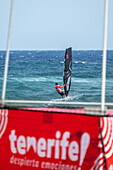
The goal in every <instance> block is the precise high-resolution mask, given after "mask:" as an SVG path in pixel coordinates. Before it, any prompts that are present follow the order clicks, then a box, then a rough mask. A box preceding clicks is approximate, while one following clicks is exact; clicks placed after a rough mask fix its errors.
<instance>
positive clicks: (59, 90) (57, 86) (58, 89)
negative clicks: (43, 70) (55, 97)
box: [55, 85, 61, 93]
mask: <svg viewBox="0 0 113 170" xmlns="http://www.w3.org/2000/svg"><path fill="white" fill-rule="evenodd" d="M55 88H56V90H57V92H58V93H60V92H61V89H60V88H61V86H59V85H56V86H55Z"/></svg>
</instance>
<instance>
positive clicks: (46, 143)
mask: <svg viewBox="0 0 113 170" xmlns="http://www.w3.org/2000/svg"><path fill="white" fill-rule="evenodd" d="M15 133H16V130H11V134H10V135H9V140H10V148H11V152H12V153H13V154H16V153H19V154H20V155H25V154H26V153H27V152H29V150H30V149H31V148H32V149H33V151H34V153H37V155H38V156H39V157H42V158H44V157H46V158H51V157H52V155H53V153H54V158H55V159H61V160H66V156H67V155H68V157H69V159H70V160H71V161H77V160H78V159H79V158H78V156H79V155H80V164H79V165H80V166H82V163H83V161H84V158H85V155H86V152H87V149H88V147H89V144H90V136H89V134H88V133H83V134H82V136H81V141H80V147H79V144H78V142H77V141H69V139H70V132H68V131H66V132H64V133H63V135H62V139H61V140H60V138H61V132H60V131H57V132H56V135H55V137H56V138H55V139H45V138H39V139H38V140H36V138H35V137H30V136H27V137H25V136H22V135H20V136H19V137H17V135H16V134H15ZM79 148H80V151H79ZM79 153H80V154H79Z"/></svg>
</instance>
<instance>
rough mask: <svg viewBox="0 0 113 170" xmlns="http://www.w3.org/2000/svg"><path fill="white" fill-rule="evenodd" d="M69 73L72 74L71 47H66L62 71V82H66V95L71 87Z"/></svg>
mask: <svg viewBox="0 0 113 170" xmlns="http://www.w3.org/2000/svg"><path fill="white" fill-rule="evenodd" d="M71 75H72V48H71V47H70V48H68V49H66V52H65V60H64V72H63V82H64V84H66V85H65V86H64V92H65V95H66V96H68V93H69V90H70V87H71Z"/></svg>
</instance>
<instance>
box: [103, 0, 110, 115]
mask: <svg viewBox="0 0 113 170" xmlns="http://www.w3.org/2000/svg"><path fill="white" fill-rule="evenodd" d="M107 25H108V0H105V18H104V49H103V65H102V91H101V111H102V114H104V112H105V86H106V49H107Z"/></svg>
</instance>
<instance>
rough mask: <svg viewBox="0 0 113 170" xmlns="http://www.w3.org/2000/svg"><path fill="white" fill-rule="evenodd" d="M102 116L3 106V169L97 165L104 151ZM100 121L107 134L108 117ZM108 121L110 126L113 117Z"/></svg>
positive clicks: (0, 133) (0, 146) (0, 129)
mask: <svg viewBox="0 0 113 170" xmlns="http://www.w3.org/2000/svg"><path fill="white" fill-rule="evenodd" d="M99 119H100V118H99V117H97V116H88V115H82V114H70V113H56V112H43V111H40V112H37V111H29V110H0V170H3V169H4V170H6V169H8V170H21V169H22V170H27V169H28V170H32V169H38V170H41V169H45V170H46V169H48V170H51V169H52V170H61V169H65V170H67V169H72V170H74V169H77V170H89V169H91V168H92V170H93V169H96V168H97V167H98V164H97V163H98V160H99V159H98V157H99V156H100V154H101V152H102V151H103V150H102V147H100V146H99V145H100V143H101V140H100V138H99V137H100V135H99V134H100V129H99V124H100V122H99ZM101 121H102V125H101V129H102V134H103V136H104V135H105V134H104V133H105V129H103V128H104V127H105V126H106V123H103V121H107V120H106V119H105V120H103V119H101ZM109 122H110V125H108V126H107V127H112V120H109ZM108 130H109V128H108ZM110 132H111V129H110ZM110 134H111V133H110ZM106 135H107V131H106ZM110 136H111V135H110ZM104 138H105V137H104ZM104 140H105V139H104ZM108 141H109V139H108ZM104 145H106V141H105V144H104ZM101 146H102V143H101ZM110 146H112V145H110ZM109 149H110V148H109ZM106 154H107V148H106ZM111 155H112V154H111ZM111 155H110V157H109V158H110V159H109V161H108V162H107V163H108V165H109V167H111V166H112V162H113V158H112V157H111ZM99 158H100V157H99ZM97 169H98V168H97Z"/></svg>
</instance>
